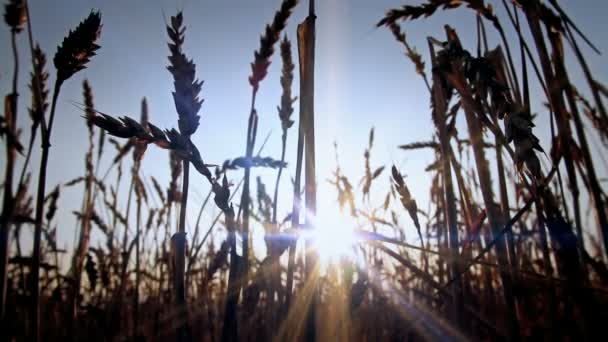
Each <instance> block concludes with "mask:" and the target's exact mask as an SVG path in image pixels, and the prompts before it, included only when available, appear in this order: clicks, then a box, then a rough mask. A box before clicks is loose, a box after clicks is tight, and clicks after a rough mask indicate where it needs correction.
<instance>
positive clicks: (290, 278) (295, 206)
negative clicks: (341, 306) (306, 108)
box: [283, 120, 304, 317]
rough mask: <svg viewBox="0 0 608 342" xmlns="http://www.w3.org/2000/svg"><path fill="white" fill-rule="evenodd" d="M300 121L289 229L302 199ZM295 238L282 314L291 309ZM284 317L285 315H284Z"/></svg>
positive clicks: (296, 224)
mask: <svg viewBox="0 0 608 342" xmlns="http://www.w3.org/2000/svg"><path fill="white" fill-rule="evenodd" d="M302 125H303V123H302V120H300V121H299V124H298V126H299V127H298V147H297V154H296V174H295V180H294V185H293V206H292V211H291V227H292V228H294V229H297V228H299V226H300V208H301V203H302V198H301V196H300V187H301V182H302V163H303V159H304V132H303V128H302ZM297 242H298V240H297V238H294V239H293V242H291V243H290V244H289V256H288V261H287V282H286V285H285V301H284V305H283V311H284V314H285V313H287V312H288V311H289V309H290V307H291V297H292V289H293V273H294V268H295V259H296V247H297ZM284 316H285V317H286V316H287V315H284Z"/></svg>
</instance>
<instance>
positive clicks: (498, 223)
mask: <svg viewBox="0 0 608 342" xmlns="http://www.w3.org/2000/svg"><path fill="white" fill-rule="evenodd" d="M450 76H451V77H450ZM450 76H448V80H450V81H451V82H452V83H455V82H454V81H455V79H454V77H457V76H455V75H454V74H451V75H450ZM462 90H463V89H460V91H462ZM461 96H462V104H463V109H464V113H465V117H466V121H467V126H468V129H469V134H470V140H471V145H472V147H473V154H474V157H475V164H476V167H477V175H478V177H479V184H480V187H481V194H482V197H483V202H484V205H485V207H486V213H487V216H488V221H489V222H490V226H491V227H492V231H493V232H494V234H495V235H496V234H498V233H499V232H500V231H501V229H502V226H503V225H504V217H503V215H502V213H501V211H500V208H499V207H498V205H497V204H496V203H495V202H494V194H493V191H492V179H491V173H490V169H489V167H488V161H487V159H486V157H485V151H484V146H483V133H482V130H481V122H480V121H479V120H478V118H477V116H476V115H475V110H474V107H473V105H472V103H471V95H470V94H462V93H461ZM496 255H497V257H498V263H499V265H500V274H501V279H502V283H503V288H504V296H505V302H506V304H507V310H508V311H507V315H508V318H509V322H508V324H509V327H508V330H509V335H510V339H512V340H519V335H520V330H519V322H518V320H517V310H516V304H515V296H514V294H513V282H512V279H511V274H510V272H509V259H508V254H507V248H506V244H505V240H504V239H503V238H502V237H501V238H500V240H499V241H498V242H497V243H496Z"/></svg>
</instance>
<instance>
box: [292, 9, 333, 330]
mask: <svg viewBox="0 0 608 342" xmlns="http://www.w3.org/2000/svg"><path fill="white" fill-rule="evenodd" d="M315 20H316V15H315V2H314V0H310V1H309V12H308V17H306V19H305V20H304V22H302V23H301V24H300V25H298V53H299V59H300V97H301V100H300V121H301V122H302V126H301V127H302V130H303V134H304V170H305V173H304V175H305V182H304V193H305V204H306V215H305V226H306V228H307V229H323V228H327V227H315V226H314V223H313V222H314V221H313V220H314V218H315V217H316V214H317V184H316V167H315V120H314V116H315V114H314V113H315V112H314V108H315V107H314V82H315V79H314V72H315V34H316V33H315ZM317 259H318V256H317V253H316V251H315V250H314V246H313V244H312V241H310V240H307V241H306V264H305V269H306V282H308V283H309V284H308V286H310V287H311V296H312V299H311V302H310V305H309V307H308V313H307V316H306V323H305V338H306V340H307V341H315V340H316V339H317V327H316V324H317V322H316V320H317V307H318V305H319V303H320V300H319V289H318V284H317V277H318V272H319V271H318V269H317V263H318V260H317Z"/></svg>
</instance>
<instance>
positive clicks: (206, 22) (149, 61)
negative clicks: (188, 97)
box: [0, 0, 608, 243]
mask: <svg viewBox="0 0 608 342" xmlns="http://www.w3.org/2000/svg"><path fill="white" fill-rule="evenodd" d="M30 3H31V16H32V22H33V34H34V39H35V40H36V41H38V42H39V43H40V45H41V47H42V48H43V50H44V51H45V52H46V53H47V57H48V60H49V62H50V61H52V56H53V55H54V53H55V51H56V46H57V44H58V43H59V42H61V40H62V39H63V37H64V36H65V35H66V33H67V31H68V29H70V28H73V27H75V26H76V25H77V24H78V22H79V21H80V20H82V19H83V18H84V17H85V16H86V15H87V14H88V13H89V11H90V10H91V9H99V10H100V11H101V13H102V21H103V25H104V26H103V30H102V34H101V40H100V45H101V49H100V50H99V51H98V56H96V57H94V58H93V60H92V61H91V63H89V65H88V68H87V69H86V70H84V71H82V72H79V73H78V74H76V75H75V76H74V77H72V79H70V80H69V81H68V82H67V83H66V84H65V86H64V87H63V91H62V94H61V96H60V100H59V103H58V110H57V118H56V123H55V126H54V127H55V129H54V132H53V137H52V144H53V147H52V150H51V158H50V166H49V177H48V186H47V188H48V189H49V190H51V189H52V187H53V186H54V185H55V184H57V183H58V182H65V181H67V180H70V179H72V178H75V177H78V176H79V175H81V174H82V172H83V165H84V161H83V156H84V153H85V149H86V145H87V140H86V135H87V133H86V126H85V122H84V120H83V119H82V118H81V117H80V115H81V112H79V110H77V109H76V108H74V107H73V106H72V105H71V104H70V101H76V102H82V95H81V84H82V80H83V79H85V78H86V79H88V80H89V81H90V83H91V85H92V87H93V90H94V95H95V104H96V107H97V108H98V109H99V110H101V111H103V112H106V113H111V114H115V115H124V114H127V115H130V116H133V117H138V116H139V105H140V101H141V98H142V97H143V96H146V97H147V99H148V103H149V107H150V114H151V120H152V122H154V123H155V124H156V125H157V126H159V127H162V128H170V127H176V114H175V109H174V105H173V101H172V97H171V91H172V87H173V84H172V79H171V76H170V74H169V72H168V71H167V70H166V68H165V67H166V65H167V55H168V49H167V44H166V43H167V35H166V31H165V22H164V21H165V19H164V16H166V18H168V16H170V15H173V14H175V13H176V11H177V10H183V11H184V22H185V25H186V26H187V31H186V41H185V51H186V54H187V55H188V56H189V57H191V58H193V59H194V61H195V63H196V64H197V76H198V77H199V78H200V79H202V80H204V81H205V83H204V85H203V89H202V97H203V98H204V99H205V102H204V104H203V107H202V110H201V117H202V119H201V125H200V128H199V129H198V131H197V133H196V134H195V135H194V136H193V141H194V142H195V144H196V145H197V146H198V147H199V149H200V151H201V153H202V155H203V157H204V158H205V160H206V161H207V162H209V163H221V162H222V161H223V160H224V159H227V158H234V157H237V156H240V155H243V154H244V151H245V132H246V128H247V116H248V108H249V103H250V96H251V89H250V86H249V83H248V81H247V77H248V75H249V73H250V67H249V63H250V62H251V61H252V59H253V51H254V50H256V49H257V48H258V45H259V35H260V33H262V31H263V29H264V25H265V24H266V23H268V22H270V21H271V19H272V17H273V15H274V12H275V10H276V9H277V8H278V6H279V4H280V1H279V0H247V1H245V0H241V1H236V0H205V1H203V0H189V1H187V0H183V1H160V0H149V1H143V0H142V1H135V0H129V1H117V0H106V1H101V0H96V1H92V0H87V1H64V0H55V1H45V0H33V1H30ZM317 3H318V4H317V12H318V20H317V60H316V66H317V68H316V118H315V120H316V135H317V148H318V150H317V158H318V161H317V167H318V170H319V171H318V172H319V176H318V181H319V184H320V190H319V202H320V204H319V206H320V208H321V209H320V211H321V215H324V214H323V212H327V211H329V212H331V211H333V208H332V206H333V205H334V202H335V198H336V197H335V192H334V191H333V189H330V187H329V185H328V184H327V183H326V182H325V180H326V179H327V178H328V177H329V175H330V173H331V170H333V168H334V165H335V164H334V152H333V146H332V145H333V142H334V140H336V141H337V142H338V145H339V151H340V162H341V164H342V168H343V170H345V173H346V175H347V176H349V177H350V178H351V182H353V183H358V181H359V178H360V177H361V175H362V171H363V151H364V149H365V145H366V142H367V136H368V131H369V129H370V128H371V127H372V126H374V127H375V129H376V142H375V146H374V149H373V151H372V166H377V165H380V164H386V165H390V164H391V163H395V164H396V165H397V166H398V167H399V168H400V169H401V170H402V172H403V173H405V174H407V175H408V178H407V179H406V181H407V182H408V183H409V185H410V187H411V188H412V191H413V194H414V196H415V197H416V198H417V199H418V202H419V203H420V205H422V206H424V207H426V202H427V200H426V199H427V198H428V196H427V192H428V187H429V183H430V177H428V175H427V174H425V173H424V168H425V166H426V165H427V164H428V163H429V162H430V161H431V159H432V155H431V154H430V153H411V152H410V153H407V154H406V153H404V152H402V151H400V150H399V149H397V145H399V144H403V143H407V142H413V141H420V140H429V139H430V138H431V136H432V134H433V133H434V131H433V128H432V123H431V116H430V111H429V99H428V94H427V91H426V88H425V87H424V83H423V82H422V80H421V79H420V78H419V77H418V76H417V75H416V74H415V72H414V67H413V66H412V65H411V63H410V62H409V61H408V60H407V59H406V58H405V56H404V55H403V51H402V47H401V46H400V45H398V44H397V43H396V42H395V41H394V39H393V38H392V36H391V34H390V32H389V31H388V30H386V29H384V28H381V29H375V27H374V24H375V23H376V22H377V21H378V20H379V19H380V18H381V17H382V16H383V14H384V12H385V11H386V10H387V9H389V8H394V7H397V6H399V5H402V4H405V3H409V4H415V3H419V1H405V0H326V1H317ZM492 3H493V4H494V7H495V8H496V9H497V12H498V13H499V17H501V18H504V20H503V22H504V26H505V27H509V32H508V36H509V37H510V39H511V40H512V41H513V42H514V43H515V41H514V40H513V32H512V31H511V30H510V25H509V24H508V21H507V17H506V15H504V12H503V9H502V4H501V2H499V1H492ZM561 4H562V6H563V7H564V8H565V9H566V10H567V11H568V13H569V14H570V16H571V17H572V18H573V19H574V20H575V22H576V23H577V24H578V25H579V27H580V28H581V29H582V30H583V31H584V32H586V33H587V34H588V36H589V37H590V38H591V39H592V41H593V42H594V43H595V44H596V45H597V46H598V47H599V48H600V50H601V51H602V52H603V53H604V55H602V56H598V55H595V54H593V53H592V51H591V50H590V49H588V48H587V47H586V46H585V47H584V51H585V53H586V55H587V57H588V61H589V63H590V65H591V67H592V69H593V70H594V76H595V77H596V78H597V79H598V80H600V81H603V82H606V81H608V66H607V65H608V63H606V62H607V60H606V57H605V56H606V54H608V38H607V37H608V36H607V35H606V30H607V29H608V25H607V24H606V14H608V2H607V1H605V0H595V1H591V0H585V1H573V0H568V1H561ZM305 5H306V2H305V1H303V2H301V4H300V6H299V7H298V9H297V10H296V12H295V13H294V15H293V16H292V17H291V18H290V21H289V26H288V27H287V30H286V33H287V36H288V37H289V38H290V39H291V40H292V41H293V42H294V58H295V59H296V60H297V51H296V49H295V37H296V35H295V28H296V24H297V23H299V22H300V21H302V20H303V19H304V17H305V15H306V6H305ZM444 24H450V25H452V26H454V27H455V28H456V29H457V31H458V32H459V34H460V37H461V40H462V41H463V42H464V44H465V45H466V46H468V47H469V48H471V49H473V48H474V46H475V42H476V36H475V17H474V15H473V14H472V12H471V11H470V10H466V9H458V10H452V11H449V12H439V13H438V14H437V15H436V16H434V17H433V18H431V19H428V20H418V21H415V22H409V23H407V24H405V25H404V26H403V29H404V31H405V32H406V33H407V35H408V40H409V41H410V43H411V44H412V45H414V46H416V47H417V48H418V51H420V52H421V53H422V55H423V57H424V58H425V60H426V57H427V55H428V53H427V45H426V37H427V36H429V35H433V36H435V37H438V38H442V37H443V25H444ZM3 27H4V26H3ZM487 28H488V32H489V33H490V38H491V39H492V41H494V42H496V41H497V40H496V38H497V37H496V35H495V32H494V31H492V29H491V27H490V26H489V25H488V26H487ZM0 46H2V48H1V49H0V60H2V61H3V63H2V64H1V67H0V92H1V93H2V94H7V93H9V92H10V78H11V75H12V71H13V65H12V57H11V52H10V40H9V33H8V29H6V27H4V29H3V30H1V31H0ZM18 46H19V50H20V54H21V56H22V71H23V72H22V73H21V75H20V76H21V77H20V80H19V85H20V94H21V96H20V109H19V111H20V124H21V125H22V127H24V131H25V132H29V122H27V121H26V114H25V113H26V111H25V105H26V104H29V97H30V94H29V91H28V90H27V83H28V76H27V73H26V71H27V72H29V71H30V63H29V62H27V61H29V49H28V48H27V36H26V34H25V33H24V34H20V35H19V40H18ZM278 57H279V56H278V54H277V55H275V57H274V58H273V63H272V65H271V68H270V74H269V76H268V77H267V78H266V79H265V80H264V81H263V83H262V84H261V89H260V92H259V95H258V102H257V109H258V113H259V115H260V123H259V129H258V132H259V138H258V141H261V140H263V138H264V136H265V135H266V134H267V133H268V132H272V135H271V136H270V141H269V143H268V145H267V147H266V148H265V150H264V153H263V155H272V156H274V157H276V158H278V157H279V156H280V135H281V131H280V122H279V119H278V115H277V111H276V106H277V104H278V103H279V99H280V85H279V75H280V66H281V64H280V58H278ZM427 64H428V63H427ZM572 66H573V67H572V68H571V71H570V73H571V78H572V79H573V80H574V81H575V84H578V85H579V87H580V90H581V91H582V92H584V93H586V92H587V86H586V84H585V83H584V82H583V78H582V75H581V72H580V69H579V68H578V65H576V64H575V63H572ZM49 70H50V71H51V72H50V74H51V79H52V80H53V79H54V68H53V67H52V66H51V65H49ZM297 82H298V80H297V77H296V81H295V83H294V94H296V95H297V94H298V83H297ZM535 91H538V89H535ZM534 111H536V112H538V113H539V119H538V122H537V124H538V126H539V127H538V128H537V132H538V135H539V136H541V137H543V136H546V135H547V134H548V128H547V126H546V124H545V123H546V122H547V113H546V111H544V108H543V107H542V106H541V104H540V103H538V102H537V103H536V107H535V108H534ZM294 115H297V111H296V113H295V114H294ZM295 127H296V126H294V129H292V130H291V131H290V136H291V139H289V142H288V157H287V158H288V161H293V160H294V158H295V144H296V140H295V139H294V138H295V136H296V131H297V128H295ZM462 133H464V130H463V131H462ZM545 146H547V145H545ZM38 150H39V148H38V144H37V145H36V154H35V155H34V157H33V162H32V164H31V166H32V169H35V170H37V169H38V165H39V157H38ZM108 150H110V147H108ZM108 157H109V156H106V158H108ZM4 158H5V156H4V154H2V156H1V157H0V164H1V165H4V163H5V159H4ZM107 161H109V159H107V160H106V162H107ZM293 170H294V167H293V165H291V167H290V168H289V170H288V172H287V173H286V177H284V178H283V180H284V181H285V182H284V183H283V185H282V186H283V189H284V190H285V191H284V192H282V193H281V196H282V200H281V201H280V204H281V207H282V208H281V210H282V211H281V212H282V213H285V212H286V211H287V210H288V209H289V207H290V206H291V204H290V203H291V195H290V194H289V191H287V189H289V188H290V183H289V176H290V175H291V174H292V173H293ZM143 172H144V174H145V175H146V176H152V175H153V176H155V177H157V178H158V179H160V180H161V181H167V180H168V177H169V172H168V159H167V154H166V152H165V151H159V150H158V149H156V148H150V149H148V152H147V153H146V157H145V161H144V167H143ZM254 175H262V176H264V181H265V182H266V183H267V186H268V188H269V191H272V186H273V185H272V184H274V177H275V171H270V170H257V169H256V170H255V173H254ZM232 177H233V178H234V179H235V180H236V181H238V179H240V177H241V176H240V172H239V173H232ZM191 182H192V183H193V185H192V194H191V201H190V203H189V208H190V213H191V215H192V216H193V215H194V212H195V211H197V209H198V205H199V204H200V202H201V201H202V197H203V196H204V195H205V194H206V192H207V191H208V189H209V186H208V184H207V183H206V181H204V179H203V178H202V177H200V176H198V175H196V176H194V177H193V180H192V181H191ZM380 183H382V184H383V185H382V186H377V190H378V191H376V192H374V195H373V196H372V203H378V204H380V201H381V198H382V197H383V192H384V191H386V187H385V185H386V184H388V173H385V174H384V175H383V176H382V177H381V179H380V181H379V184H380ZM81 190H82V189H81V188H80V187H76V188H74V189H71V190H67V191H64V192H63V193H62V202H61V203H62V204H61V206H60V210H61V211H62V212H61V213H60V220H59V223H60V224H59V232H60V238H61V241H62V242H64V243H71V241H72V238H73V234H74V233H73V232H74V225H73V218H72V217H71V214H70V213H71V211H72V210H77V209H78V208H79V207H80V203H81ZM374 198H375V199H376V200H375V201H374ZM212 212H213V210H211V211H210V212H209V213H208V214H207V217H210V216H211V213H212ZM325 215H326V214H325ZM192 216H191V217H192ZM403 218H404V221H403V222H409V219H405V215H404V216H403Z"/></svg>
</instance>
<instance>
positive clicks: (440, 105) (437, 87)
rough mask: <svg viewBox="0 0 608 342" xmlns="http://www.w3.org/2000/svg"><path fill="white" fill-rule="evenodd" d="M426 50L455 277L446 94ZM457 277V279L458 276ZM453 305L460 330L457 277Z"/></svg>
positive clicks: (453, 201)
mask: <svg viewBox="0 0 608 342" xmlns="http://www.w3.org/2000/svg"><path fill="white" fill-rule="evenodd" d="M429 51H430V54H431V58H432V60H433V63H432V64H433V77H432V80H433V84H432V90H433V96H432V99H433V122H434V124H435V127H436V129H437V135H438V138H439V143H440V152H441V156H440V158H441V164H442V172H441V176H442V181H443V190H444V196H442V197H444V198H442V199H444V204H445V218H446V223H447V227H448V229H447V232H448V237H449V239H448V246H449V250H450V261H449V268H450V271H449V272H450V277H455V276H458V275H459V274H460V273H461V272H460V263H459V262H458V256H459V254H460V253H459V252H458V226H457V214H456V197H455V196H454V185H453V181H452V173H451V172H450V170H451V167H450V157H449V156H450V151H451V147H450V142H449V134H448V132H447V126H446V111H447V103H446V94H445V90H444V89H443V88H442V87H441V84H442V82H441V76H440V74H439V71H438V70H436V69H435V52H434V49H433V45H432V43H431V42H430V41H429ZM458 277H459V276H458ZM452 296H453V303H452V304H453V305H452V307H451V318H452V321H453V322H455V323H457V324H458V326H459V327H461V328H464V325H465V321H464V317H463V315H461V313H463V312H465V311H464V299H463V290H462V283H461V279H460V277H459V278H458V279H456V280H455V281H454V285H453V290H452Z"/></svg>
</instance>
